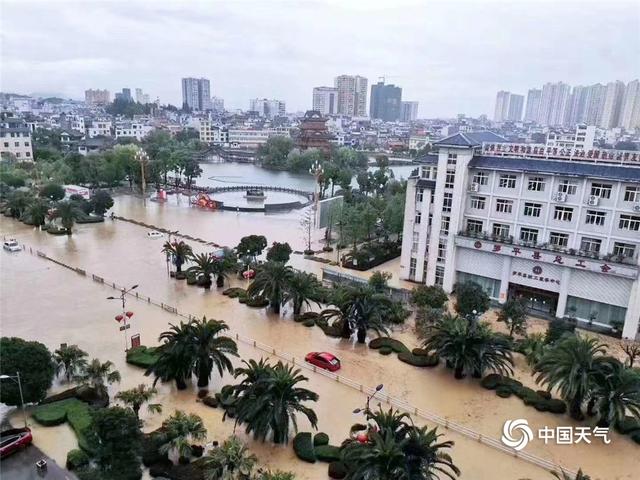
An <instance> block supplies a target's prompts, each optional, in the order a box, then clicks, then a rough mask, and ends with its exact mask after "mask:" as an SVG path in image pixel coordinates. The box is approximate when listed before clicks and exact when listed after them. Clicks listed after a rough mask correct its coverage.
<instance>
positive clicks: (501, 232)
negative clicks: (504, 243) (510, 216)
mask: <svg viewBox="0 0 640 480" xmlns="http://www.w3.org/2000/svg"><path fill="white" fill-rule="evenodd" d="M491 233H493V235H495V236H496V237H500V238H507V237H508V236H509V225H505V224H503V223H494V224H493V230H492V232H491Z"/></svg>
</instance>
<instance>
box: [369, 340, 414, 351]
mask: <svg viewBox="0 0 640 480" xmlns="http://www.w3.org/2000/svg"><path fill="white" fill-rule="evenodd" d="M382 347H389V348H391V349H392V350H393V351H394V352H396V353H402V352H406V353H410V352H409V349H408V348H407V347H406V346H405V344H404V343H402V342H401V341H400V340H396V339H395V338H391V337H378V338H374V339H373V340H371V341H370V342H369V348H373V349H374V350H377V349H379V348H382Z"/></svg>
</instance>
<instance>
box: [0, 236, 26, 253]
mask: <svg viewBox="0 0 640 480" xmlns="http://www.w3.org/2000/svg"><path fill="white" fill-rule="evenodd" d="M2 248H4V249H5V250H6V251H8V252H19V251H20V250H22V247H21V246H20V244H19V243H18V242H17V241H16V239H15V238H10V239H8V240H4V241H3V242H2Z"/></svg>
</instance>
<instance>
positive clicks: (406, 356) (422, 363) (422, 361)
mask: <svg viewBox="0 0 640 480" xmlns="http://www.w3.org/2000/svg"><path fill="white" fill-rule="evenodd" d="M398 358H399V359H400V361H402V362H404V363H408V364H409V365H413V366H414V367H435V366H436V365H438V363H439V362H440V359H439V358H438V357H437V356H435V355H432V356H423V355H414V354H413V353H411V352H401V353H399V354H398Z"/></svg>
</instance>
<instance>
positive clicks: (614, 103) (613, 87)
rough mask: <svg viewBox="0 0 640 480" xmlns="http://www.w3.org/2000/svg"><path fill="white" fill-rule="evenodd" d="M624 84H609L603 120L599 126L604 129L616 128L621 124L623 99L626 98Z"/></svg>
mask: <svg viewBox="0 0 640 480" xmlns="http://www.w3.org/2000/svg"><path fill="white" fill-rule="evenodd" d="M624 90H625V88H624V82H621V81H620V80H617V81H615V82H609V83H607V89H606V92H605V96H604V106H603V107H602V118H601V119H600V124H599V126H600V127H602V128H614V127H617V126H618V125H619V124H620V112H621V111H622V99H623V97H624Z"/></svg>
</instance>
